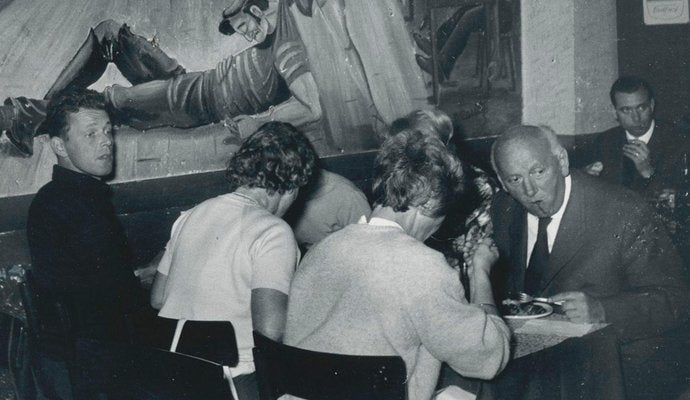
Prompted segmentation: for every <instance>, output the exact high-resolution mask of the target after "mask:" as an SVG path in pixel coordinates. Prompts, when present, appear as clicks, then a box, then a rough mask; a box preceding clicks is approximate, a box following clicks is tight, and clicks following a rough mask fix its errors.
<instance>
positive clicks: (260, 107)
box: [0, 0, 321, 156]
mask: <svg viewBox="0 0 690 400" xmlns="http://www.w3.org/2000/svg"><path fill="white" fill-rule="evenodd" d="M312 1H313V0H230V5H229V7H227V8H226V9H225V10H224V11H223V19H222V22H221V23H220V26H219V30H220V32H221V33H223V34H225V35H232V34H233V33H235V32H237V33H239V34H240V35H242V36H243V37H244V38H245V39H246V40H248V41H250V42H251V43H252V46H251V47H250V48H248V49H247V50H245V51H243V52H241V53H239V54H237V55H234V56H230V57H227V58H225V59H223V60H222V61H221V62H220V63H218V65H217V66H216V68H215V69H210V70H206V71H200V72H186V71H185V69H184V68H183V67H182V66H181V65H179V64H178V62H177V61H176V60H174V59H172V58H170V57H169V56H168V55H167V54H165V53H164V52H163V51H162V50H161V49H160V48H158V47H157V45H156V44H154V43H152V42H150V41H148V40H146V39H145V38H143V37H141V36H138V35H135V34H133V33H132V32H131V31H130V29H129V27H128V26H127V25H125V24H120V23H117V22H115V21H112V20H107V21H103V22H101V23H99V24H98V25H97V26H96V27H94V28H92V29H91V30H90V32H89V36H88V38H87V39H86V41H85V42H84V44H83V45H82V46H81V48H80V49H79V50H78V52H77V54H76V55H75V56H74V58H73V59H72V60H71V61H70V63H69V64H68V65H67V67H66V68H65V69H64V70H63V71H62V73H61V74H60V75H59V77H58V79H57V81H56V82H55V83H54V84H53V86H52V87H51V88H50V90H49V91H48V93H47V94H46V96H45V98H44V99H43V100H38V99H28V98H25V97H18V98H8V99H6V100H5V103H4V104H5V105H4V106H0V131H2V130H4V131H5V133H6V135H7V137H8V138H9V139H10V141H11V142H12V144H14V145H15V147H17V148H18V149H19V151H21V152H22V153H23V154H24V155H27V156H28V155H31V154H33V138H34V136H36V135H40V134H43V133H46V132H43V129H42V127H41V122H42V121H43V119H44V118H45V108H46V104H47V102H48V101H47V100H48V99H50V98H51V97H52V96H53V95H55V94H56V93H58V92H60V91H61V90H63V89H65V88H68V87H83V88H86V87H88V86H89V85H91V84H92V83H94V82H96V81H97V80H98V79H99V78H100V76H101V75H102V74H103V72H104V71H105V69H106V67H107V66H108V63H110V62H113V63H114V64H115V65H116V66H117V67H118V69H119V70H120V72H121V73H122V75H124V77H125V78H127V80H129V81H130V82H131V83H132V85H133V86H131V87H123V86H119V85H113V86H110V87H107V88H105V91H104V95H105V97H106V100H107V104H108V106H109V107H110V108H111V110H112V112H113V115H114V116H115V118H117V120H116V122H117V123H122V124H126V125H129V126H132V127H134V128H136V129H141V130H145V129H149V128H154V127H160V126H172V127H178V128H190V127H195V126H200V125H205V124H209V123H214V122H220V121H224V122H225V123H226V124H227V125H228V126H229V127H230V129H231V131H233V132H234V133H235V134H237V135H239V136H240V137H239V138H238V140H239V139H241V138H245V137H247V136H249V134H251V133H252V132H254V131H255V130H256V129H257V128H258V127H259V126H261V125H262V124H263V123H265V122H268V121H274V120H276V121H284V122H289V123H292V124H293V125H296V126H304V125H307V124H310V123H313V122H317V121H319V120H320V118H321V106H320V103H319V93H318V90H317V86H316V82H315V81H314V77H313V76H312V74H311V72H310V69H309V64H308V60H307V54H306V50H305V48H304V45H303V43H302V39H301V38H300V35H299V32H298V31H297V26H296V25H295V22H294V20H293V17H292V15H290V13H289V10H288V7H289V6H290V5H291V4H293V3H297V6H298V8H299V10H300V11H301V12H302V13H303V14H305V15H307V16H310V15H311V3H312Z"/></svg>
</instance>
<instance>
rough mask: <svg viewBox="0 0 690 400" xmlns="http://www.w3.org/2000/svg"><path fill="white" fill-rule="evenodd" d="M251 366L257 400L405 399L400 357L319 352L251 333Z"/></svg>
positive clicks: (403, 375) (403, 363)
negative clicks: (288, 399)
mask: <svg viewBox="0 0 690 400" xmlns="http://www.w3.org/2000/svg"><path fill="white" fill-rule="evenodd" d="M254 365H255V366H256V377H257V381H258V384H259V394H260V398H261V400H274V399H277V398H278V397H280V396H281V395H283V394H291V395H294V396H298V397H301V398H304V399H313V400H316V399H318V400H353V399H362V400H364V399H367V400H375V399H382V400H384V399H385V400H396V399H400V400H404V399H406V398H407V387H406V385H405V382H406V376H407V375H406V370H405V362H404V361H403V360H402V358H400V357H398V356H353V355H345V354H332V353H321V352H316V351H310V350H304V349H299V348H296V347H292V346H288V345H284V344H281V343H278V342H275V341H273V340H271V339H269V338H267V337H265V336H263V335H262V334H260V333H258V332H256V331H255V332H254Z"/></svg>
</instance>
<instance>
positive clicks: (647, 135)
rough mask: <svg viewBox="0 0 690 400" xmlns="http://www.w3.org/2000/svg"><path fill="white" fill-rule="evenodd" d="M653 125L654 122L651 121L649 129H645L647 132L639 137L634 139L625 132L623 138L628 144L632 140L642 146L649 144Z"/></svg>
mask: <svg viewBox="0 0 690 400" xmlns="http://www.w3.org/2000/svg"><path fill="white" fill-rule="evenodd" d="M654 125H655V124H654V120H652V124H651V125H649V129H647V132H645V133H644V135H642V136H640V137H635V136H633V135H631V134H630V132H628V131H625V137H626V138H628V142H632V141H633V140H639V141H640V142H642V143H644V144H649V141H650V140H651V139H652V133H654Z"/></svg>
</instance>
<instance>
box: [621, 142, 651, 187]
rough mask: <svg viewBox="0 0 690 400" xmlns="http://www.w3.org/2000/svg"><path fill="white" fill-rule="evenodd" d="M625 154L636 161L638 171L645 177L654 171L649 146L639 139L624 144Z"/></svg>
mask: <svg viewBox="0 0 690 400" xmlns="http://www.w3.org/2000/svg"><path fill="white" fill-rule="evenodd" d="M623 155H624V156H626V157H628V158H629V159H630V160H632V162H634V163H635V168H636V169H637V172H638V173H639V174H640V175H642V177H644V178H649V177H650V176H652V174H653V173H654V170H653V169H652V164H650V162H649V147H647V145H646V144H645V143H644V142H642V141H639V140H633V141H632V142H630V143H628V144H625V145H623Z"/></svg>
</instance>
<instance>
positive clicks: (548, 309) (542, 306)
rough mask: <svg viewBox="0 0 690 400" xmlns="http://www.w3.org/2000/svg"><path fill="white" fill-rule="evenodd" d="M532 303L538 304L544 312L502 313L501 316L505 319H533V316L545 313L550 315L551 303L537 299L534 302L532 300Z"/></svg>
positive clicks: (551, 311) (540, 315) (542, 315)
mask: <svg viewBox="0 0 690 400" xmlns="http://www.w3.org/2000/svg"><path fill="white" fill-rule="evenodd" d="M532 304H535V305H538V306H539V307H541V308H543V309H544V312H543V313H541V314H534V315H504V316H503V318H505V319H535V318H542V317H546V316H547V315H551V313H553V307H551V304H546V303H541V302H538V301H534V302H532Z"/></svg>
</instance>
